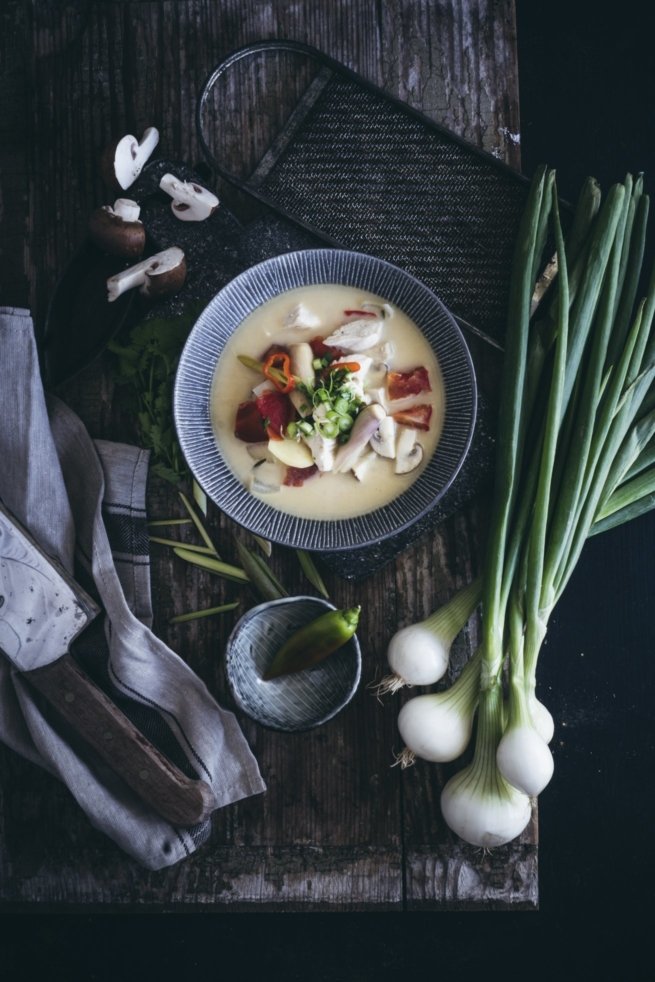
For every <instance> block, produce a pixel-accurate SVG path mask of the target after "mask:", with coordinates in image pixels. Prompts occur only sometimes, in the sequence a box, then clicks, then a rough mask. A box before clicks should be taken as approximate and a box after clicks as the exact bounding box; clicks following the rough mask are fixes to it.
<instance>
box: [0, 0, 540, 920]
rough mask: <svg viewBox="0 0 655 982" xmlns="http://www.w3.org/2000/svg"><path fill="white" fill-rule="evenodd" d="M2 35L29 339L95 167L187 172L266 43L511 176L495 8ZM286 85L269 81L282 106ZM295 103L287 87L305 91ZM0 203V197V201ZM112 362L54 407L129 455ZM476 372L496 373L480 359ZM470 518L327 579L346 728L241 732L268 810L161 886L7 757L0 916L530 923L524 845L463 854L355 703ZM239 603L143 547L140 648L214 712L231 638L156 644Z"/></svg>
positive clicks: (293, 7) (318, 13)
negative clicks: (203, 105)
mask: <svg viewBox="0 0 655 982" xmlns="http://www.w3.org/2000/svg"><path fill="white" fill-rule="evenodd" d="M4 26H5V27H6V31H5V34H4V39H5V40H4V44H5V46H6V50H7V51H10V50H11V49H12V45H13V46H14V50H22V51H25V52H26V56H25V61H24V71H23V74H22V75H21V71H20V69H21V63H20V62H18V61H13V62H11V63H10V68H11V71H10V72H9V73H8V74H7V75H4V76H3V81H4V85H5V88H6V86H7V85H9V86H10V87H11V91H12V92H14V93H15V94H16V98H17V99H18V102H19V105H18V107H17V108H16V110H15V112H14V113H12V114H10V116H9V117H3V119H5V118H7V119H8V122H7V123H6V125H7V126H8V127H9V128H10V129H11V130H12V131H13V133H14V136H15V145H14V147H13V148H12V149H11V151H8V150H6V149H0V153H1V154H2V158H1V159H2V164H3V171H5V164H6V162H7V160H8V159H12V160H13V161H14V163H13V165H12V166H13V167H14V168H15V171H14V173H15V175H16V177H15V180H16V182H17V184H18V185H19V186H21V187H22V186H24V188H25V191H24V197H23V201H24V202H25V204H24V205H21V199H20V197H19V198H18V201H17V202H16V201H15V202H14V205H13V206H12V207H13V212H12V215H13V218H12V219H11V224H10V226H9V234H8V236H7V238H6V239H5V244H4V248H5V250H6V251H7V253H10V252H11V253H12V255H13V257H14V259H13V267H12V268H14V269H15V270H16V271H17V275H19V276H22V277H24V281H25V283H26V284H27V283H29V285H30V298H29V299H30V305H31V307H32V309H33V311H34V313H35V315H36V318H37V322H38V323H39V324H42V322H43V318H44V316H45V311H46V308H47V302H48V298H49V296H50V293H51V290H52V288H53V285H54V283H55V281H56V278H57V276H58V275H59V274H60V272H61V271H62V269H63V268H64V265H65V263H66V261H67V260H68V258H69V257H70V256H71V255H72V253H73V251H74V249H75V247H76V245H77V244H78V242H79V241H80V239H81V237H82V236H83V234H84V228H85V223H86V216H87V215H88V214H89V212H90V211H91V209H92V208H93V207H94V206H96V205H97V204H99V203H101V202H104V201H106V200H108V199H107V191H106V189H104V188H103V187H102V185H101V183H100V181H99V178H98V175H97V158H98V154H99V152H100V150H101V149H102V147H103V146H104V145H105V144H106V143H108V142H109V140H110V139H111V138H112V137H113V136H116V135H119V134H121V133H123V132H128V131H130V132H134V133H137V134H139V135H140V133H141V132H142V131H143V129H144V128H145V126H147V125H150V124H152V123H155V124H156V125H157V126H158V127H159V129H160V131H161V134H162V144H161V152H162V154H163V155H165V156H168V157H172V158H179V159H184V160H187V161H189V162H191V163H196V162H197V161H198V159H199V150H198V144H197V139H196V134H195V130H194V120H193V116H194V109H195V99H196V95H197V93H198V92H199V90H200V87H201V85H202V83H203V82H204V80H205V78H206V76H207V74H208V73H209V71H210V69H211V68H212V67H213V66H214V65H215V64H216V63H217V62H218V61H220V60H221V59H222V58H223V57H224V56H225V55H226V54H227V53H228V52H229V51H230V50H232V49H233V48H236V47H237V46H239V45H242V44H245V43H248V42H251V41H255V40H261V39H264V38H271V37H287V38H294V39H298V40H302V41H305V42H308V43H310V44H313V45H315V46H317V47H319V48H321V49H323V50H325V51H327V52H329V53H330V54H331V55H332V56H333V57H335V58H336V59H337V60H340V61H342V62H344V63H345V64H347V65H349V66H350V67H352V68H353V69H355V70H356V71H358V72H359V73H360V74H362V75H364V76H365V77H366V78H369V79H370V80H372V81H373V82H375V83H376V84H379V85H381V86H382V87H384V88H386V89H387V90H388V91H389V92H391V93H392V94H394V95H396V96H399V97H400V98H402V99H405V100H406V101H408V102H409V103H410V104H411V105H413V106H415V107H416V108H419V109H421V110H423V111H424V112H426V113H427V114H428V115H430V116H431V117H433V118H434V119H437V120H439V121H441V122H443V123H445V124H446V125H447V126H449V127H451V128H452V129H454V130H455V131H456V132H458V133H460V134H462V135H463V136H465V137H467V138H468V139H471V140H472V141H474V142H476V143H477V144H478V145H481V146H483V147H484V148H485V149H487V150H489V151H490V152H492V153H494V154H496V155H497V156H500V157H502V158H503V159H506V160H508V161H509V162H511V163H514V164H518V160H519V155H518V144H517V142H516V139H515V135H516V134H517V133H518V94H517V80H516V52H515V36H514V20H513V3H512V2H510V0H502V2H500V3H492V2H491V0H475V2H472V3H469V2H465V0H453V2H446V0H441V2H438V3H428V2H420V3H409V2H404V0H393V2H389V3H386V4H370V3H365V2H363V0H361V2H360V0H337V2H335V3H332V4H323V3H320V2H316V3H308V4H302V5H300V4H277V3H272V2H269V3H259V2H255V0H248V2H243V0H222V2H221V3H220V4H217V3H215V2H211V0H189V2H184V3H182V2H174V0H157V2H155V0H153V2H134V3H127V2H118V0H111V2H99V3H94V4H87V3H81V2H80V3H74V2H72V3H67V4H65V5H61V4H59V3H56V2H42V0H39V2H37V0H12V2H10V3H9V4H7V5H6V13H5V21H4ZM12 65H13V67H11V66H12ZM288 82H289V80H288V78H287V79H281V80H280V87H282V86H284V87H286V86H287V85H288ZM303 84H304V82H303V80H302V79H300V81H299V89H298V90H299V91H302V85H303ZM261 95H262V93H260V96H261ZM279 101H280V100H279V92H276V91H275V90H273V92H272V98H271V99H270V100H269V103H268V104H264V103H263V102H261V101H260V104H259V109H258V112H257V113H254V114H252V115H250V116H249V117H248V118H246V119H241V118H236V119H232V120H228V121H226V130H228V132H229V135H230V137H231V139H235V138H236V137H235V134H236V135H239V134H240V135H241V137H242V139H241V138H240V139H239V140H237V145H238V146H239V147H241V148H242V150H240V151H239V154H241V153H243V154H245V153H246V152H250V150H248V148H249V147H251V146H252V143H253V141H254V143H255V145H256V146H259V145H260V143H261V142H262V139H263V135H262V134H263V132H264V128H265V125H268V124H269V123H270V117H271V114H273V113H274V111H277V108H276V106H277V102H279ZM277 119H278V117H275V119H274V120H273V122H274V123H275V124H276V125H277ZM18 120H24V122H23V123H22V124H21V125H18V123H17V121H18ZM8 153H11V154H13V157H11V158H8ZM5 173H6V171H5ZM11 180H12V181H13V178H12V179H11ZM6 187H7V183H6V178H5V180H4V183H3V195H4V196H5V198H6ZM27 214H29V225H28V223H27V220H26V215H27ZM3 227H6V226H4V222H3ZM23 250H24V251H23ZM107 364H108V363H107V361H106V360H103V359H101V360H100V361H99V362H98V364H96V365H95V366H93V367H92V368H90V369H88V370H87V371H85V372H84V373H83V374H82V375H81V376H80V377H79V378H78V379H77V380H76V381H75V382H73V383H70V384H69V385H68V386H67V387H66V389H65V390H64V392H63V395H64V397H65V398H66V400H67V401H68V402H69V403H70V404H71V405H72V406H73V407H74V408H75V409H76V410H77V412H78V413H79V414H80V415H81V417H82V418H83V419H84V421H85V422H86V424H87V426H88V427H89V430H90V432H91V433H92V435H94V436H104V437H109V438H117V439H128V440H129V439H132V438H133V430H132V427H131V421H130V420H129V418H128V419H126V418H125V413H124V411H123V410H122V408H121V405H120V399H118V398H117V393H116V391H115V389H114V386H113V383H112V382H111V379H110V377H109V375H108V372H107ZM480 364H481V365H482V368H483V370H484V371H487V370H488V369H489V366H485V356H484V352H482V353H481V355H480ZM495 364H496V363H495V362H494V365H495ZM491 368H492V369H493V365H492V366H491ZM149 507H150V512H151V514H152V516H153V517H164V516H167V515H173V514H177V515H181V514H183V510H182V508H181V505H180V503H179V501H178V499H177V497H176V495H175V494H174V493H173V492H172V491H171V489H170V488H169V487H168V486H167V485H164V484H163V483H162V482H159V481H157V480H153V481H152V482H151V488H150V497H149ZM482 519H483V509H479V508H477V507H473V506H472V507H471V508H470V509H467V510H466V512H465V513H463V514H462V515H460V516H457V518H455V519H453V520H452V521H449V522H447V523H446V524H445V525H444V526H443V527H442V528H440V529H439V531H438V532H437V533H436V534H435V535H434V536H432V537H430V538H429V539H426V540H425V541H423V542H420V543H417V544H416V545H415V546H414V547H413V548H411V549H410V550H408V551H407V552H406V553H404V554H403V555H402V556H399V557H398V558H397V559H396V560H395V561H394V562H392V563H390V564H389V565H388V566H387V567H385V569H383V570H382V571H381V572H379V573H378V574H376V575H375V576H372V577H370V578H369V579H368V580H366V581H364V582H362V583H360V584H352V583H348V582H345V581H343V580H340V579H339V578H338V577H337V576H336V575H334V574H333V573H331V572H329V571H328V572H326V573H325V579H326V581H327V583H328V587H329V589H330V591H331V595H332V598H333V600H334V602H335V603H337V604H339V605H349V604H350V603H352V602H353V601H354V600H357V601H358V602H361V603H362V605H363V615H362V624H361V631H360V638H361V640H362V647H363V656H364V666H363V684H362V688H361V690H360V692H359V693H358V694H357V696H356V698H355V700H354V701H353V702H352V703H351V705H350V706H349V707H348V708H347V709H346V710H345V711H344V713H343V714H341V715H340V716H339V717H337V718H336V719H335V720H333V721H332V722H330V723H329V724H327V725H326V726H325V727H322V728H321V729H319V730H317V731H314V732H311V733H308V734H302V735H300V734H298V735H286V734H278V733H273V732H270V731H265V730H263V729H261V728H259V727H257V726H256V725H255V724H254V723H251V722H250V721H248V720H246V719H244V720H243V721H242V722H243V725H244V731H245V733H246V736H247V737H248V739H249V741H250V742H251V745H252V746H253V750H254V752H255V755H256V756H257V758H258V760H259V762H260V766H261V768H262V772H263V774H264V776H265V779H266V780H267V782H268V786H269V790H268V791H267V793H266V794H265V795H263V796H260V797H257V798H254V799H250V800H247V801H245V802H240V803H238V804H237V805H235V806H232V807H230V808H227V809H224V810H222V811H220V812H218V813H217V814H216V816H215V819H214V823H213V832H212V837H211V840H210V842H209V843H208V844H207V845H205V846H204V847H203V848H202V849H201V850H200V852H199V853H198V854H196V855H194V856H193V857H191V859H189V860H187V861H186V862H185V863H183V864H181V865H180V866H178V867H176V868H175V869H172V870H168V871H162V872H160V873H156V874H153V873H147V872H145V871H143V870H141V869H139V868H138V867H137V866H136V864H134V863H132V862H131V861H129V860H128V859H126V858H125V857H124V856H123V855H122V854H121V853H120V852H119V851H118V850H117V849H116V848H115V847H113V845H112V844H111V843H110V842H108V841H107V840H106V839H104V838H103V837H102V836H100V835H99V834H98V833H96V832H95V831H94V830H92V829H91V828H89V826H88V823H87V822H86V820H85V818H84V816H83V815H82V814H81V813H80V812H79V809H77V807H76V806H75V804H74V802H73V801H72V798H71V797H70V795H69V794H68V793H67V792H66V790H65V789H63V788H61V787H60V786H59V785H57V784H56V783H55V782H54V781H53V780H52V779H50V778H48V777H47V776H45V775H43V774H41V773H40V772H39V771H38V769H37V768H34V767H32V766H30V765H28V764H25V763H24V762H22V761H19V760H17V759H16V758H15V757H14V756H12V755H11V754H10V753H9V752H7V751H2V752H0V768H1V770H2V774H3V780H2V782H0V786H2V787H3V788H4V799H3V801H2V811H1V813H0V814H1V820H0V876H1V880H0V899H1V900H3V901H5V902H39V903H56V904H77V903H96V904H118V905H132V904H133V905H143V904H165V905H171V904H190V905H203V906H206V905H208V904H219V905H228V906H229V907H230V909H268V908H271V907H274V906H279V905H280V904H284V905H285V906H286V907H289V908H296V907H297V908H302V909H317V908H325V909H364V908H366V907H376V908H377V909H380V907H394V908H396V909H398V908H400V907H402V906H403V905H405V906H408V907H412V908H413V907H417V906H421V905H423V904H428V905H432V906H436V907H449V906H457V905H458V904H465V905H467V906H471V907H475V906H486V905H489V904H490V903H493V904H498V905H500V906H503V905H504V906H511V905H515V904H517V903H518V904H525V905H527V906H532V905H534V903H535V896H536V869H535V861H536V851H535V848H534V836H530V835H528V836H527V837H524V839H523V840H522V841H521V842H520V843H519V844H518V845H517V846H516V847H510V848H508V849H507V850H506V851H505V852H504V853H503V858H502V860H498V861H496V860H495V859H494V860H493V861H491V860H489V859H488V858H487V857H482V856H479V855H476V854H475V853H474V851H471V850H469V851H466V850H463V849H462V847H457V848H456V847H455V846H454V843H453V842H452V841H451V837H450V836H449V835H448V834H447V833H445V831H444V829H443V825H442V823H441V820H440V818H439V811H438V793H439V789H440V786H441V785H440V781H441V773H440V771H439V769H437V768H429V767H427V766H426V767H422V766H417V768H416V769H415V770H414V771H413V772H412V773H409V772H408V773H405V774H401V772H400V770H399V769H398V768H395V769H394V768H392V767H391V764H392V763H393V751H394V749H395V750H398V749H399V748H398V737H397V734H396V727H395V718H396V712H397V709H398V706H399V704H400V703H399V701H392V700H389V701H386V702H385V703H384V704H383V705H380V704H379V703H378V702H377V701H376V700H375V698H374V697H373V695H372V694H371V692H370V691H368V690H367V688H366V684H367V683H368V682H369V681H373V680H375V679H376V678H379V676H380V675H381V674H383V672H384V652H385V649H386V644H387V641H388V639H389V637H390V636H391V634H392V633H393V631H394V630H395V628H396V627H397V626H399V625H400V624H403V623H409V622H410V621H412V620H416V619H418V618H420V617H423V616H425V615H426V614H427V613H428V612H429V611H430V610H432V609H434V607H435V606H437V604H438V603H439V602H441V601H442V600H443V599H445V598H446V597H448V596H449V595H450V593H451V592H452V589H453V588H454V585H455V584H460V583H463V582H465V581H467V580H468V579H469V578H470V577H471V576H472V575H473V574H474V573H475V572H476V571H477V569H478V568H479V561H480V537H481V528H482V527H483V520H482ZM209 524H210V527H211V529H212V530H213V532H214V533H215V535H216V538H217V541H219V542H220V546H221V550H222V551H223V552H224V553H225V555H226V557H228V558H234V545H233V534H234V527H233V526H232V525H231V523H230V522H229V521H228V520H227V519H225V518H224V516H222V515H221V514H220V513H219V512H218V511H217V510H216V509H212V510H211V513H210V520H209ZM185 534H186V533H185ZM272 562H273V566H274V569H275V572H276V573H277V574H278V575H280V576H281V577H282V578H283V579H284V581H285V583H286V584H287V587H288V589H289V590H290V592H308V585H307V584H306V582H305V581H304V580H303V579H302V577H301V575H300V574H299V572H298V570H297V567H296V565H295V562H294V559H293V556H292V555H290V554H288V552H287V551H285V550H282V549H276V550H275V553H274V557H273V561H272ZM309 592H311V591H309ZM235 596H239V597H240V598H241V601H242V604H243V609H245V607H247V606H248V605H249V604H251V603H252V597H251V595H250V594H249V593H248V592H247V591H245V590H244V591H241V592H239V591H238V590H236V589H235V587H234V586H233V585H230V584H226V583H224V582H223V581H221V580H219V579H216V578H212V577H211V576H210V575H209V574H202V573H199V572H197V571H195V570H192V569H191V568H189V567H184V566H181V565H180V563H178V562H177V561H175V562H173V560H172V558H171V556H170V554H169V553H167V552H166V551H165V550H163V549H162V548H161V547H155V548H153V598H154V606H155V629H156V630H157V632H158V633H159V634H160V635H161V636H162V637H164V638H165V639H166V640H167V641H168V643H169V644H170V645H171V647H172V648H173V649H174V650H176V651H178V652H179V653H180V654H181V655H182V657H184V658H185V659H186V660H188V662H189V664H190V665H191V666H192V667H193V668H194V670H195V671H197V672H198V674H199V675H200V676H201V677H202V678H203V679H204V680H205V681H206V683H207V684H208V686H209V687H210V689H211V691H212V692H214V693H215V694H216V695H217V697H218V698H219V699H220V700H221V701H222V702H224V703H225V704H227V705H229V704H230V698H229V694H228V693H227V691H226V685H225V679H224V674H223V666H222V658H221V653H222V650H223V647H224V642H225V639H226V637H227V634H228V633H229V630H230V627H231V624H232V621H231V620H229V619H225V620H223V621H219V620H204V621H199V622H197V623H192V624H186V625H177V626H170V625H169V624H168V620H169V618H170V616H171V615H172V614H173V613H180V612H182V611H184V610H189V609H193V608H197V607H199V606H209V605H211V604H215V603H219V602H221V601H223V600H226V599H231V598H232V597H235ZM475 632H476V625H475V624H473V625H472V627H471V631H470V633H469V635H468V637H467V638H465V639H463V640H462V641H461V642H460V644H459V645H458V648H457V653H456V660H457V661H458V662H461V661H462V660H463V659H464V658H465V657H467V655H468V653H469V652H470V650H471V646H472V644H473V643H474V641H475Z"/></svg>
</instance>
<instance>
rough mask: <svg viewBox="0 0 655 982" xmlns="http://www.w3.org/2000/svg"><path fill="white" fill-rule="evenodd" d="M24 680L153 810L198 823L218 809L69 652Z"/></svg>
mask: <svg viewBox="0 0 655 982" xmlns="http://www.w3.org/2000/svg"><path fill="white" fill-rule="evenodd" d="M24 677H25V678H26V679H28V680H29V681H30V682H31V684H32V685H33V686H34V687H35V688H36V689H38V691H39V692H40V693H41V694H42V695H43V696H45V698H46V699H47V700H48V702H49V703H50V704H51V705H52V706H53V707H54V708H55V709H56V710H57V711H58V712H59V713H60V714H61V715H62V716H63V717H64V718H65V719H66V720H67V721H68V722H69V723H70V724H71V726H73V727H74V729H75V730H76V731H77V733H79V734H80V736H81V737H83V738H84V739H85V740H86V741H87V743H89V744H90V745H91V746H92V747H93V748H94V749H95V750H96V751H97V752H98V754H99V755H100V756H101V757H102V758H103V760H104V761H105V762H106V763H107V764H108V765H109V766H110V767H111V768H112V770H114V771H115V772H116V773H117V774H118V775H120V777H122V778H123V780H124V781H125V782H126V784H128V785H129V786H130V788H132V790H133V791H135V792H136V794H138V795H139V797H140V798H142V799H143V800H144V801H145V802H147V804H148V805H150V806H151V807H152V808H153V810H154V811H156V812H157V813H158V814H159V815H161V817H162V818H165V819H166V820H167V821H169V822H171V823H172V824H173V825H196V824H197V823H198V822H201V821H203V819H205V818H207V817H208V816H209V815H210V814H211V812H212V811H213V810H214V809H215V808H216V799H215V797H214V793H213V792H212V790H211V788H210V787H209V785H208V784H206V783H205V782H204V781H199V780H193V779H192V778H188V777H186V775H185V774H183V773H182V771H181V770H180V769H179V768H178V767H176V766H175V765H174V764H173V763H171V761H170V760H168V758H167V757H165V756H164V755H163V754H162V753H161V752H160V751H159V750H158V749H157V747H155V746H153V744H152V743H150V741H149V740H148V739H147V738H146V737H145V736H144V735H143V733H141V731H140V730H138V729H137V728H136V727H135V726H134V724H133V723H132V722H131V721H130V720H129V719H128V718H127V716H126V715H125V714H124V713H123V712H121V710H120V709H119V708H118V706H116V705H115V704H114V703H113V702H112V701H111V699H109V698H108V697H107V696H106V695H105V693H104V692H103V691H102V690H101V689H99V688H98V686H97V685H96V684H95V683H94V682H93V681H92V680H91V679H90V678H89V676H88V675H86V674H85V672H83V671H82V669H81V668H80V667H79V665H78V664H77V662H76V661H75V660H74V659H73V657H72V656H71V655H70V654H66V655H63V656H62V657H61V658H59V659H57V661H53V662H51V663H50V664H49V665H44V666H42V667H41V668H35V669H32V671H30V672H25V673H24Z"/></svg>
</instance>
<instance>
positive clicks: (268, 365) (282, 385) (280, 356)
mask: <svg viewBox="0 0 655 982" xmlns="http://www.w3.org/2000/svg"><path fill="white" fill-rule="evenodd" d="M263 372H264V376H265V378H267V379H268V380H269V382H272V383H273V385H274V386H275V388H276V389H277V390H278V392H291V390H292V389H293V387H294V385H295V384H296V382H295V379H294V377H293V375H292V374H291V359H290V358H289V356H288V355H287V354H286V352H284V351H274V352H273V353H272V354H270V355H269V356H268V358H267V359H266V361H265V362H264V368H263Z"/></svg>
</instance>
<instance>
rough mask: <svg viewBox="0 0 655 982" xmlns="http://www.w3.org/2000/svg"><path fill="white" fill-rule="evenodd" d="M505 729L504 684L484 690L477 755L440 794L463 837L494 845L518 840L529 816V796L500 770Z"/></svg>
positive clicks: (446, 813) (445, 811)
mask: <svg viewBox="0 0 655 982" xmlns="http://www.w3.org/2000/svg"><path fill="white" fill-rule="evenodd" d="M501 732H502V694H501V691H500V687H499V686H493V687H492V688H488V689H486V690H484V691H482V692H481V693H480V705H479V709H478V728H477V734H476V740H475V751H474V754H473V760H472V761H471V763H470V764H469V765H468V767H465V768H464V769H463V770H461V771H459V773H457V774H455V776H454V777H452V778H451V779H450V780H449V781H448V783H447V784H446V786H445V787H444V789H443V791H442V793H441V813H442V815H443V817H444V819H445V821H446V823H447V825H448V826H449V827H450V828H451V829H452V830H453V832H455V833H456V834H457V835H458V836H460V838H462V839H464V840H465V841H466V842H469V843H471V845H474V846H481V847H482V848H485V849H491V848H493V847H495V846H500V845H504V844H505V843H506V842H510V841H511V840H512V839H515V838H516V837H517V836H518V835H520V834H521V832H523V831H524V829H525V828H526V826H527V825H528V823H529V821H530V816H531V805H530V798H529V797H528V796H527V795H526V794H523V792H521V791H518V790H517V789H516V788H514V787H512V785H511V784H509V783H508V782H507V781H506V780H505V778H504V777H503V776H502V774H501V773H500V771H499V770H498V766H497V763H496V750H497V747H498V743H499V740H500V735H501Z"/></svg>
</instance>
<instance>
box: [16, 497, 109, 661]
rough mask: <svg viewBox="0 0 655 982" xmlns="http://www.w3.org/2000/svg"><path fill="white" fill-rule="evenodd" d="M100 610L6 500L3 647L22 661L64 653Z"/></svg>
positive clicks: (40, 659) (54, 656)
mask: <svg viewBox="0 0 655 982" xmlns="http://www.w3.org/2000/svg"><path fill="white" fill-rule="evenodd" d="M99 611H100V608H99V607H98V606H97V604H96V603H95V602H94V601H93V600H92V599H91V597H90V596H89V595H88V594H87V593H86V592H85V591H84V590H82V588H81V587H80V586H78V585H76V586H75V588H74V589H73V587H72V586H71V585H70V584H69V582H68V581H67V579H65V578H64V575H62V572H60V567H59V564H58V563H57V562H56V561H55V560H54V559H52V558H51V557H48V556H46V554H45V553H44V552H43V551H42V550H41V549H40V547H39V546H38V545H37V544H36V542H34V540H33V539H32V538H31V537H28V535H27V534H26V533H25V532H24V531H23V529H22V527H21V526H20V523H19V522H18V521H17V520H16V519H15V518H13V517H11V516H10V515H9V513H8V512H7V510H6V509H5V508H4V507H3V505H2V504H0V649H2V651H4V653H5V654H6V656H7V657H8V658H9V659H10V660H11V661H13V663H14V664H15V665H16V667H17V668H19V669H20V670H21V672H28V671H30V670H31V669H34V668H39V667H40V666H42V665H48V664H49V663H50V662H52V661H55V660H56V659H58V658H60V657H61V656H62V655H63V654H65V652H67V651H68V649H69V648H70V646H71V643H72V642H73V641H74V639H75V638H76V637H77V635H78V634H80V632H81V631H83V630H84V628H85V627H86V626H87V625H88V624H89V623H90V622H91V621H92V620H93V618H94V617H96V615H97V614H98V613H99Z"/></svg>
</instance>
